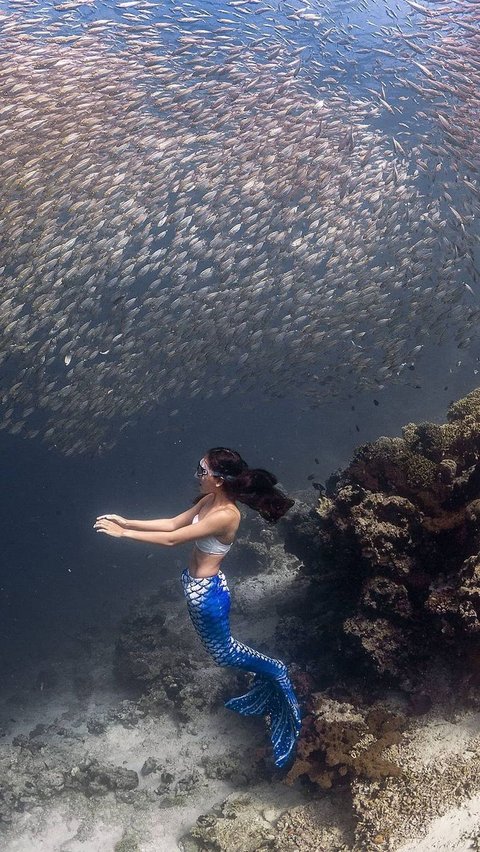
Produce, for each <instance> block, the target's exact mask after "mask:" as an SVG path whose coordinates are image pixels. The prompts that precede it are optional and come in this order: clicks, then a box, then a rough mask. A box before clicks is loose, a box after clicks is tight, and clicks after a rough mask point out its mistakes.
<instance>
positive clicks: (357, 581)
mask: <svg viewBox="0 0 480 852" xmlns="http://www.w3.org/2000/svg"><path fill="white" fill-rule="evenodd" d="M447 419H448V422H447V423H445V424H441V425H439V424H435V423H421V424H418V425H416V424H414V423H409V424H407V425H406V426H405V427H404V428H403V434H402V437H401V438H399V437H394V438H385V437H383V438H379V439H378V440H377V441H374V442H373V443H369V444H365V445H363V446H360V447H359V448H358V449H357V451H356V453H355V455H354V457H353V459H352V461H351V463H350V464H349V465H348V467H347V468H346V469H345V470H343V471H341V472H339V473H337V474H335V475H334V476H333V477H331V478H330V480H329V481H328V482H327V487H326V493H325V494H324V495H322V496H321V498H320V499H319V501H318V505H317V506H316V507H315V508H314V509H311V510H310V511H309V512H307V513H304V512H303V513H299V514H297V515H296V516H293V517H292V519H291V520H290V521H289V522H288V524H287V523H286V524H285V542H286V548H287V550H290V551H291V552H294V553H296V554H297V555H299V556H300V557H301V558H302V559H303V561H304V565H305V571H306V572H307V573H308V574H309V575H310V577H311V579H312V583H313V585H315V583H317V584H320V585H321V583H322V580H323V578H324V575H325V573H326V574H327V575H328V574H330V575H331V577H332V591H331V595H332V599H331V604H332V606H331V608H332V609H334V610H335V612H336V616H337V617H336V618H332V619H331V620H330V623H329V624H328V629H327V630H325V625H324V624H323V623H319V624H318V625H317V629H316V624H315V622H316V616H315V613H313V614H311V617H310V618H308V619H307V624H306V629H307V632H308V635H309V638H310V639H311V641H312V642H313V644H315V645H316V649H317V652H318V654H319V656H320V655H321V654H322V653H325V651H328V652H329V653H330V654H333V656H334V657H335V663H334V665H333V666H332V668H334V669H335V670H336V671H337V673H338V672H339V671H341V672H343V674H344V675H345V676H346V677H348V678H351V677H352V676H353V675H354V674H356V675H357V676H363V677H364V678H368V684H369V689H371V688H372V685H373V687H374V686H375V683H378V682H382V683H389V684H390V685H394V686H396V687H400V688H401V689H402V690H404V691H406V692H407V693H409V695H410V696H411V702H412V710H413V711H414V712H421V711H422V709H423V710H426V709H427V708H428V706H430V704H431V700H432V696H431V695H430V692H431V689H432V673H433V672H435V671H437V670H438V668H439V667H441V668H442V670H443V671H445V667H447V669H448V672H449V674H450V678H451V680H450V689H451V691H454V692H455V693H456V694H457V697H458V699H459V700H460V701H461V702H467V703H471V704H473V705H474V706H478V702H479V687H480V676H479V672H480V667H479V662H480V556H479V549H480V525H479V520H480V390H478V389H477V390H474V391H472V392H471V393H470V394H468V396H467V397H465V398H464V399H461V400H459V401H458V402H456V403H454V404H452V405H451V406H450V408H449V410H448V418H447ZM446 680H448V678H447V679H446ZM436 685H437V687H438V686H439V684H438V682H437V684H436Z"/></svg>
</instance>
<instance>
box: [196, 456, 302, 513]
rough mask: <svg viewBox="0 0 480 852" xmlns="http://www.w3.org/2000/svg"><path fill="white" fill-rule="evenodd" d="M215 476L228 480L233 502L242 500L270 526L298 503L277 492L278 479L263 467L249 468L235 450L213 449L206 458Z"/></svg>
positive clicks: (226, 485)
mask: <svg viewBox="0 0 480 852" xmlns="http://www.w3.org/2000/svg"><path fill="white" fill-rule="evenodd" d="M205 459H206V460H207V461H208V463H209V465H210V468H211V469H212V471H213V473H219V474H221V475H222V477H223V478H224V482H223V488H224V490H225V493H226V495H227V497H229V498H230V499H231V500H239V502H240V503H245V504H246V505H247V506H249V507H250V508H251V509H255V510H256V511H257V512H259V513H260V515H261V516H262V518H264V519H265V520H266V521H269V522H270V523H276V521H278V520H279V519H280V518H281V517H282V516H283V515H284V514H285V513H286V512H288V510H289V509H291V507H292V506H293V505H294V503H295V501H294V500H292V499H291V498H290V497H287V495H286V494H283V492H282V491H280V489H278V488H275V486H276V484H277V482H278V479H277V477H276V476H274V474H273V473H270V472H269V471H268V470H264V469H263V468H261V467H254V468H252V467H249V466H248V464H247V462H246V461H245V460H244V459H242V457H241V455H240V454H239V453H237V452H235V450H229V449H228V448H227V447H213V449H211V450H209V451H208V453H207V454H206V456H205Z"/></svg>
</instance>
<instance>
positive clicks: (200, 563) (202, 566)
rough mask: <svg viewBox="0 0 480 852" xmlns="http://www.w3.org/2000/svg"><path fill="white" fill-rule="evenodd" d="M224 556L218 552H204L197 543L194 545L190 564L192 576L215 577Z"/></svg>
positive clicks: (189, 568)
mask: <svg viewBox="0 0 480 852" xmlns="http://www.w3.org/2000/svg"><path fill="white" fill-rule="evenodd" d="M222 559H223V556H219V555H218V554H216V553H202V551H201V550H199V549H198V547H196V546H195V545H194V546H193V551H192V555H191V557H190V564H189V566H188V570H189V573H190V575H191V576H192V577H196V578H197V579H198V578H199V577H214V576H215V574H218V571H219V569H220V565H221V563H222Z"/></svg>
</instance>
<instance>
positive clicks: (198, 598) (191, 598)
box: [182, 568, 302, 766]
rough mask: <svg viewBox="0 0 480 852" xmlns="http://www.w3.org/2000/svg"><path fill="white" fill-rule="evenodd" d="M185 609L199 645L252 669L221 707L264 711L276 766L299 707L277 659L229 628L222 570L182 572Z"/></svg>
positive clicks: (291, 740) (227, 662)
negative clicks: (248, 684) (248, 683)
mask: <svg viewBox="0 0 480 852" xmlns="http://www.w3.org/2000/svg"><path fill="white" fill-rule="evenodd" d="M182 584H183V590H184V593H185V597H186V599H187V606H188V611H189V614H190V618H191V620H192V622H193V625H194V627H195V630H196V631H197V633H198V636H199V637H200V640H201V642H202V645H203V646H204V648H205V650H206V651H207V652H208V653H209V654H210V656H211V657H213V659H214V660H215V662H216V663H217V665H219V666H233V667H235V668H240V669H243V670H245V671H249V672H254V673H255V677H254V679H253V686H252V688H251V689H250V690H249V691H248V692H246V693H245V695H240V696H238V697H237V698H231V699H230V700H229V701H226V702H225V707H227V708H228V709H229V710H235V711H236V712H237V713H241V714H242V715H243V716H268V717H269V720H270V726H269V727H270V738H271V741H272V747H273V753H274V758H275V765H276V766H284V765H285V764H286V763H287V762H288V761H289V759H290V758H291V756H292V754H293V752H294V748H295V743H296V741H297V738H298V735H299V733H300V728H301V725H302V721H301V714H300V708H299V706H298V701H297V698H296V696H295V692H294V690H293V686H292V684H291V682H290V679H289V677H288V673H287V667H286V665H285V664H284V663H282V662H281V660H276V659H274V658H273V657H267V656H265V654H261V653H260V652H259V651H255V650H254V649H253V648H250V647H249V646H248V645H244V644H243V643H242V642H237V640H236V639H233V637H232V636H231V633H230V620H229V613H230V591H229V588H228V586H227V581H226V578H225V575H224V574H223V572H222V571H219V572H218V574H215V575H214V576H213V577H199V578H195V577H191V575H190V574H189V572H188V569H187V568H185V570H184V571H183V573H182Z"/></svg>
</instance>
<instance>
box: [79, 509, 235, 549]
mask: <svg viewBox="0 0 480 852" xmlns="http://www.w3.org/2000/svg"><path fill="white" fill-rule="evenodd" d="M231 523H232V514H231V510H230V509H219V510H218V511H217V512H214V513H213V514H211V515H207V516H206V517H205V518H203V520H201V521H199V522H198V524H195V526H192V525H191V524H190V526H185V527H182V528H181V529H178V530H173V531H172V532H158V531H150V532H144V531H141V530H126V529H123V528H122V527H119V526H118V524H115V523H114V522H113V521H109V520H107V519H99V520H97V521H96V523H95V525H94V526H95V529H96V530H97V532H104V533H106V534H107V535H113V536H116V537H117V538H133V539H134V540H135V541H144V542H146V543H147V544H162V545H164V546H165V547H173V546H174V545H176V544H185V543H186V542H188V541H193V540H194V539H196V538H204V537H205V536H208V535H216V536H218V535H221V536H223V535H225V534H228V530H229V529H231Z"/></svg>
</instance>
